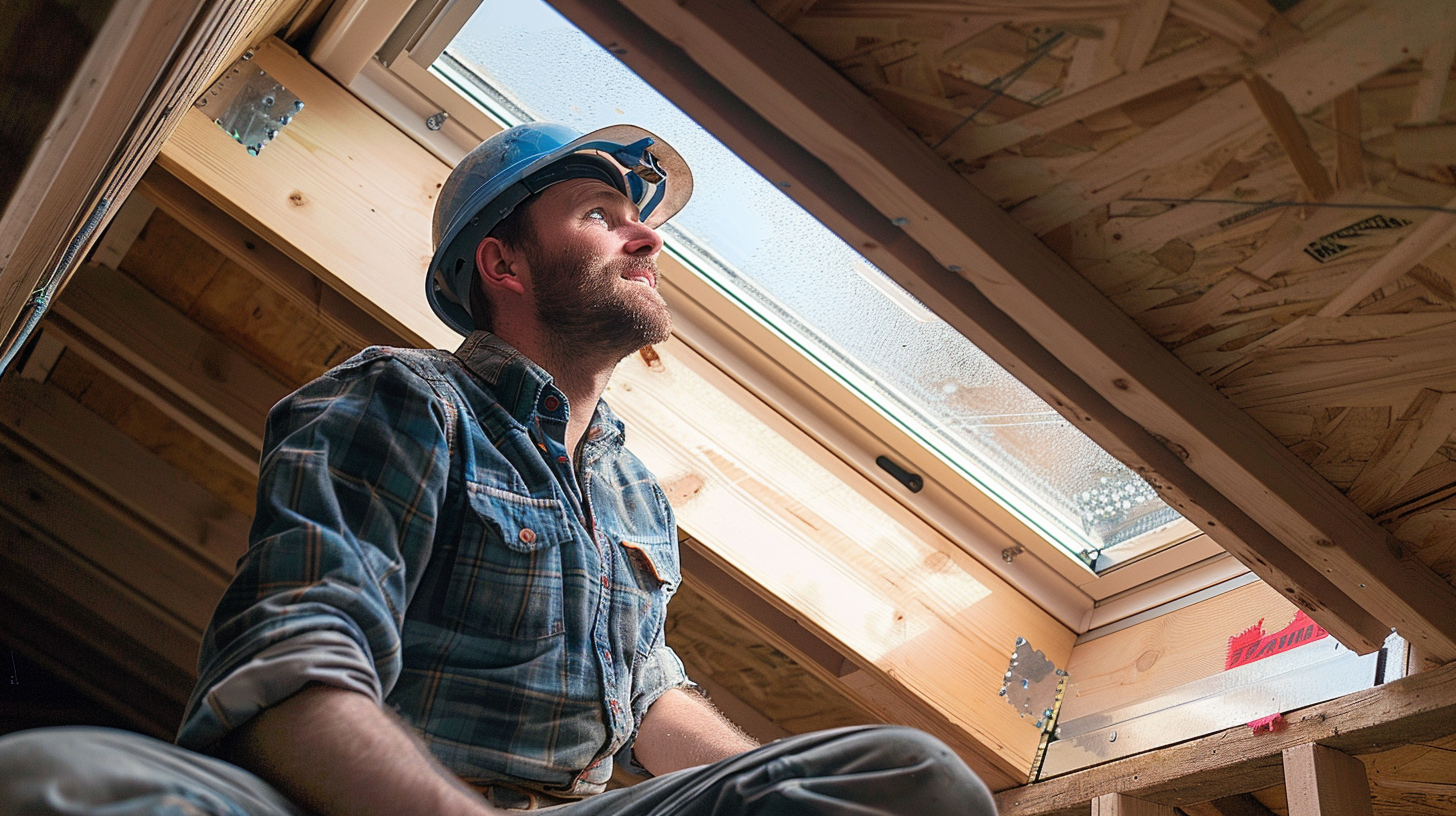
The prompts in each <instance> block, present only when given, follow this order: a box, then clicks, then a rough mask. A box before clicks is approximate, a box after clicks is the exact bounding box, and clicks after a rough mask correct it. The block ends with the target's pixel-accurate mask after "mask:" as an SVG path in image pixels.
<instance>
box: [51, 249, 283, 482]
mask: <svg viewBox="0 0 1456 816" xmlns="http://www.w3.org/2000/svg"><path fill="white" fill-rule="evenodd" d="M55 317H56V318H57V319H56V320H55V321H54V323H55V325H56V327H57V328H58V329H64V328H65V327H67V326H69V327H73V331H74V333H76V334H77V335H78V336H76V337H75V338H74V339H75V340H77V341H78V342H77V344H76V347H77V348H78V350H81V349H83V348H89V349H90V351H91V352H92V358H93V363H94V364H97V365H100V366H102V367H103V368H104V370H107V371H108V373H110V374H112V376H119V377H122V378H124V379H126V380H130V381H131V382H132V385H133V387H134V388H135V389H136V390H137V391H138V393H139V394H141V395H143V396H145V397H146V398H147V399H148V400H149V401H152V402H153V403H154V404H156V405H157V407H158V408H161V409H162V410H163V411H165V412H167V413H168V415H169V416H172V417H173V418H174V419H176V420H177V421H178V422H182V423H185V424H186V425H187V426H188V427H189V428H191V429H192V430H193V431H194V432H196V433H199V434H201V435H203V436H204V438H206V439H208V440H209V442H210V443H212V444H213V445H214V447H216V448H217V449H218V450H219V451H220V452H222V453H224V454H226V455H228V456H229V458H230V459H233V460H234V461H235V462H237V463H238V464H239V465H240V466H242V467H244V468H246V469H248V470H250V471H251V472H254V473H256V472H257V467H258V466H257V460H258V456H259V453H260V452H261V450H262V446H263V425H264V423H265V422H266V420H267V416H268V411H269V409H271V408H272V407H273V405H274V404H275V403H276V402H278V400H280V399H282V398H283V397H285V396H287V395H288V392H289V391H290V390H292V389H290V388H289V387H288V386H286V385H284V384H283V383H281V382H279V381H278V380H276V379H275V378H273V377H272V376H271V375H269V374H267V373H266V372H264V371H262V370H261V369H259V368H258V367H257V366H255V365H253V363H252V362H251V361H249V360H247V359H245V358H244V357H242V356H241V355H240V354H238V353H237V352H235V351H232V350H231V349H228V348H227V347H226V346H223V345H222V344H220V343H219V342H218V341H217V340H216V339H215V338H214V337H213V336H212V335H211V334H210V333H209V332H208V331H207V330H206V329H203V328H202V327H200V326H198V325H197V324H196V323H194V322H192V321H191V320H190V319H188V318H187V317H186V316H185V315H183V314H181V313H179V312H177V311H176V310H175V309H173V308H172V307H171V306H170V305H168V304H167V303H165V302H163V301H162V300H161V299H159V298H158V297H157V296H155V295H153V294H152V293H150V292H148V291H147V290H146V289H144V288H143V287H142V286H141V285H140V284H138V283H136V282H135V281H134V280H132V279H131V278H128V277H127V276H126V275H124V274H122V273H121V272H117V271H115V270H112V269H107V268H106V267H104V266H88V267H86V268H85V269H84V270H83V271H82V272H81V273H79V274H78V275H77V276H76V278H75V280H74V281H72V283H71V285H70V286H69V287H68V288H67V290H66V293H65V296H63V297H62V298H61V299H60V300H59V301H57V303H56V306H55ZM63 333H66V332H63Z"/></svg>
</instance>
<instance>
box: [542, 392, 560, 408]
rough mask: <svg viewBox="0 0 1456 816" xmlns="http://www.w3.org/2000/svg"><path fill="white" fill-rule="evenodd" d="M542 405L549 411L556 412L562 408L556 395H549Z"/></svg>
mask: <svg viewBox="0 0 1456 816" xmlns="http://www.w3.org/2000/svg"><path fill="white" fill-rule="evenodd" d="M541 405H542V407H544V408H545V409H546V410H548V411H555V410H556V409H557V408H560V407H561V400H559V399H557V398H556V395H555V394H547V395H546V399H544V400H541Z"/></svg>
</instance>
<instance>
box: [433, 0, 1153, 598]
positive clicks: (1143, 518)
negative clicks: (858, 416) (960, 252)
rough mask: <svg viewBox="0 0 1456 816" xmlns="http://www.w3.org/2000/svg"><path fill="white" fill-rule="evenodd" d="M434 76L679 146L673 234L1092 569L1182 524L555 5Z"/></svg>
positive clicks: (477, 37) (471, 31)
mask: <svg viewBox="0 0 1456 816" xmlns="http://www.w3.org/2000/svg"><path fill="white" fill-rule="evenodd" d="M523 56H527V57H528V58H523ZM433 70H435V71H436V72H437V73H439V74H440V75H441V76H442V77H444V78H446V79H447V80H449V81H452V82H453V83H454V84H455V85H456V87H458V88H460V89H461V90H462V91H463V92H465V93H466V94H467V95H470V96H472V97H473V98H475V99H476V101H477V102H479V103H481V104H482V105H483V106H485V107H486V108H487V109H489V110H491V111H492V112H493V113H495V114H496V115H498V116H500V117H502V118H504V119H506V120H507V121H524V120H526V119H537V120H550V121H558V122H565V123H568V124H570V125H572V126H574V127H576V128H578V129H580V130H582V131H588V130H592V129H595V128H598V127H602V126H605V125H609V124H615V123H620V122H631V123H634V124H638V125H641V126H643V127H646V128H647V129H648V130H651V131H653V132H655V133H657V134H658V135H660V136H662V137H663V138H665V139H667V140H668V141H669V142H671V143H672V145H673V146H674V147H675V148H677V150H678V151H679V152H680V153H682V155H683V156H684V157H685V158H686V159H687V161H688V163H689V164H690V165H691V166H692V168H693V177H694V182H695V191H694V193H693V198H692V201H691V202H689V203H688V205H687V207H686V208H684V209H683V211H682V212H681V213H680V214H679V215H678V216H677V217H676V218H675V219H674V220H673V222H672V224H671V225H669V227H668V228H667V229H666V232H668V240H669V245H670V247H672V248H673V249H675V250H676V251H677V252H678V253H679V254H680V255H681V256H683V257H684V258H685V259H686V260H687V261H688V262H689V264H688V265H689V266H691V267H693V268H694V269H695V270H696V271H697V272H699V273H700V274H702V275H703V276H704V277H706V278H707V279H708V280H709V281H710V282H711V283H713V284H714V285H715V286H717V287H718V288H719V289H721V290H722V291H724V292H725V294H727V295H728V296H729V297H730V298H732V299H733V300H736V301H738V302H739V303H740V304H742V305H743V306H744V308H746V309H748V310H749V311H750V312H752V313H754V314H755V315H756V316H757V317H758V318H759V319H760V320H762V321H764V322H765V323H767V324H768V325H769V326H770V327H771V328H773V329H774V330H775V331H777V332H778V333H779V335H780V336H782V337H784V338H785V339H786V340H788V341H789V342H790V343H792V344H794V345H796V346H798V347H799V348H800V349H801V350H802V351H803V352H804V353H805V354H806V355H807V356H808V357H809V358H810V359H813V360H815V361H816V362H817V363H818V364H819V365H821V366H823V367H824V368H826V369H827V370H828V371H829V372H830V373H831V374H832V375H834V376H836V377H837V378H839V379H840V381H841V382H844V383H845V384H846V385H847V386H849V387H850V388H851V389H853V390H855V391H856V392H858V393H859V394H860V395H861V396H862V397H863V398H864V399H865V400H866V401H867V402H868V403H870V404H871V405H873V406H874V407H875V408H876V409H878V410H879V411H881V412H882V413H884V414H885V415H886V416H888V417H889V418H890V419H891V420H892V421H894V422H897V423H898V424H899V425H900V426H901V427H903V428H904V429H905V430H906V431H908V432H909V433H910V434H911V435H912V436H914V437H916V438H918V439H920V440H921V441H922V443H923V444H925V445H926V447H927V448H929V449H930V450H932V451H934V452H935V453H936V454H937V455H939V456H940V457H941V458H943V459H944V460H945V461H947V462H949V463H950V464H951V465H952V466H953V467H955V468H957V469H958V470H960V471H961V472H962V473H964V474H965V475H966V476H967V477H968V478H969V479H970V480H971V481H973V482H975V483H976V484H977V485H978V486H979V487H981V488H982V489H983V490H985V491H986V492H987V493H988V494H990V495H991V496H992V497H993V498H994V499H995V500H996V501H998V502H999V503H1001V504H1002V505H1003V506H1005V507H1006V508H1007V509H1008V510H1010V511H1011V512H1012V513H1014V514H1015V515H1017V516H1018V517H1019V518H1021V519H1022V520H1023V521H1025V522H1026V523H1027V524H1028V525H1029V526H1031V527H1032V528H1033V529H1035V530H1037V531H1039V532H1040V533H1042V534H1043V535H1044V536H1045V537H1046V538H1048V539H1049V540H1050V541H1052V542H1053V543H1055V544H1056V545H1058V546H1059V547H1061V548H1062V549H1063V550H1065V551H1067V552H1068V553H1069V554H1071V555H1073V556H1075V557H1078V558H1080V559H1081V560H1082V561H1083V563H1086V564H1089V565H1092V566H1093V567H1094V568H1095V569H1097V570H1099V571H1100V570H1102V569H1106V568H1107V567H1109V566H1111V565H1113V564H1116V563H1117V562H1119V561H1121V560H1123V559H1124V558H1126V557H1130V556H1131V555H1133V554H1134V552H1131V551H1130V550H1135V551H1136V553H1137V554H1140V553H1142V552H1145V551H1146V550H1147V549H1148V547H1147V544H1149V543H1150V542H1149V540H1148V539H1149V538H1150V537H1151V538H1152V539H1153V540H1154V541H1156V538H1157V537H1156V536H1149V535H1148V534H1151V533H1155V532H1156V531H1158V530H1160V529H1163V528H1166V527H1169V526H1170V525H1173V524H1175V523H1176V522H1177V521H1179V519H1180V516H1179V515H1178V513H1177V512H1176V511H1174V510H1173V509H1172V508H1170V507H1168V506H1167V505H1166V504H1164V503H1163V502H1162V501H1161V500H1159V498H1158V497H1157V494H1156V493H1155V492H1154V491H1153V489H1152V488H1151V487H1149V486H1148V485H1147V483H1146V482H1144V481H1143V480H1142V479H1141V478H1139V477H1138V476H1137V474H1135V473H1133V472H1132V471H1130V470H1129V469H1128V468H1126V467H1125V466H1123V465H1122V464H1121V463H1120V462H1118V461H1117V460H1116V459H1114V458H1113V457H1112V456H1110V455H1109V454H1108V453H1107V452H1105V451H1103V450H1102V449H1101V448H1099V447H1098V446H1097V445H1096V444H1095V443H1094V442H1092V440H1091V439H1089V438H1087V437H1086V436H1085V435H1084V434H1083V433H1082V432H1081V431H1078V430H1077V429H1076V428H1075V427H1073V426H1072V425H1071V423H1069V422H1068V421H1067V420H1065V419H1064V418H1062V416H1061V415H1059V414H1058V413H1057V412H1056V411H1055V410H1053V409H1052V408H1051V407H1050V406H1048V405H1047V404H1046V403H1045V402H1043V401H1042V400H1041V399H1040V398H1038V397H1037V396H1036V395H1035V394H1033V393H1032V392H1031V391H1030V390H1029V389H1027V388H1026V387H1025V386H1024V385H1022V384H1021V383H1020V382H1019V381H1017V380H1016V379H1015V378H1014V377H1012V376H1011V375H1010V374H1008V373H1007V372H1006V371H1005V370H1004V369H1002V368H1001V367H1000V366H999V365H997V364H996V363H995V362H993V361H992V360H991V359H990V358H989V357H987V356H986V355H985V354H983V353H982V352H981V351H980V349H978V348H976V347H975V346H974V345H972V344H971V342H970V341H969V340H967V339H966V338H965V337H963V336H961V335H960V334H959V333H957V332H956V331H955V330H954V329H952V328H951V327H950V326H949V325H947V324H946V323H945V322H944V321H942V320H940V319H939V318H937V317H936V316H935V315H934V314H933V313H932V312H930V311H929V310H928V309H926V308H925V307H924V306H923V305H921V304H920V303H919V302H917V301H916V300H915V299H914V298H913V297H912V296H911V295H910V294H908V293H906V292H905V291H904V290H902V289H900V288H899V287H898V286H897V285H896V284H895V283H894V282H892V281H891V280H890V279H889V278H888V277H886V276H885V275H884V274H883V273H882V272H880V271H879V270H878V269H875V268H874V267H873V266H872V265H871V264H870V263H869V262H868V261H866V260H865V259H864V258H862V257H861V256H860V255H859V254H858V253H856V252H855V251H854V250H853V249H851V248H850V247H849V246H848V245H847V244H845V243H844V242H843V241H842V240H840V238H839V237H838V236H836V235H835V234H834V233H832V232H830V231H829V230H828V229H827V228H825V227H824V226H823V225H822V224H820V223H819V222H818V221H817V220H815V218H814V217H813V216H811V215H810V214H809V213H807V212H805V211H804V210H803V209H801V208H800V207H799V206H798V205H797V204H795V203H794V202H793V201H792V200H790V199H789V198H788V197H787V196H786V195H784V194H783V193H782V192H781V191H780V190H778V189H776V188H775V187H774V186H773V185H772V184H770V183H769V182H768V181H766V180H765V179H763V177H761V176H759V175H758V173H757V172H755V171H754V170H753V169H752V168H750V167H749V166H748V165H747V164H745V163H744V162H743V161H742V160H741V159H739V158H738V157H737V156H736V155H734V154H733V153H732V151H730V150H728V148H726V147H724V146H723V145H722V144H721V143H720V142H718V141H717V140H716V139H714V138H713V137H712V136H711V135H709V134H708V133H707V131H705V130H703V129H702V128H701V127H699V126H698V125H697V124H696V123H694V122H693V121H692V120H691V119H690V118H688V117H687V116H686V115H685V114H683V113H682V112H681V111H679V110H678V109H677V108H676V107H675V106H674V105H673V104H672V103H670V102H668V101H667V100H666V99H664V98H663V97H662V96H661V95H660V94H658V93H657V92H656V91H655V90H653V89H652V88H651V86H649V85H647V84H646V83H645V82H643V81H642V80H641V79H640V78H639V77H638V76H637V75H636V74H634V73H632V72H631V71H630V70H629V69H627V68H626V67H625V66H624V65H622V64H621V63H620V62H619V61H618V60H617V59H616V58H615V57H613V56H612V55H611V54H609V53H607V52H606V51H605V50H603V49H602V48H600V47H599V46H598V45H597V44H596V43H594V42H593V41H592V40H591V39H589V38H588V37H586V35H584V34H582V33H581V32H580V31H578V30H577V29H576V28H575V27H574V26H572V25H571V23H570V22H568V21H567V20H565V19H564V18H562V17H560V16H559V15H558V14H557V13H556V12H555V11H553V10H552V9H550V8H549V7H548V6H546V5H545V4H544V3H541V2H539V0H530V2H517V1H515V0H512V1H510V2H506V1H505V0H486V2H485V3H484V4H483V5H482V6H481V7H480V9H479V10H478V11H477V12H476V13H475V15H474V16H473V17H472V18H471V20H470V22H469V23H467V24H466V25H465V27H464V28H463V29H462V30H461V32H460V34H459V35H458V36H457V37H456V38H455V39H454V41H452V42H451V43H450V45H449V46H448V47H447V48H446V49H445V52H444V53H443V54H442V55H441V57H440V59H439V60H437V61H436V62H435V64H434V66H433ZM1140 537H1141V539H1140V540H1139V542H1138V546H1136V547H1128V546H1123V547H1122V549H1121V550H1119V549H1118V547H1119V545H1126V544H1127V543H1128V542H1131V541H1133V540H1134V539H1139V538H1140Z"/></svg>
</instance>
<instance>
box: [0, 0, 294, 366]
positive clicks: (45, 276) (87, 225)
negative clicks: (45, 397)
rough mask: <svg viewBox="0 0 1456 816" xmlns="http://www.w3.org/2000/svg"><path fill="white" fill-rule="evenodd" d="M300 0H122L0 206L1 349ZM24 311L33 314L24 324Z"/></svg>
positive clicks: (0, 350)
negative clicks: (165, 146) (183, 128)
mask: <svg viewBox="0 0 1456 816" xmlns="http://www.w3.org/2000/svg"><path fill="white" fill-rule="evenodd" d="M300 2H301V0H208V2H204V3H199V2H197V0H117V2H116V3H115V5H114V6H113V7H112V10H111V13H110V14H109V15H108V16H107V18H106V22H105V24H104V25H103V27H102V30H101V31H100V32H99V33H98V35H97V37H96V39H95V41H94V44H93V45H92V47H91V49H90V50H89V51H88V52H87V54H86V57H85V60H84V61H83V62H82V64H81V66H80V68H79V70H78V71H77V72H76V76H75V77H74V79H73V80H72V82H71V85H70V88H69V90H68V91H67V93H66V96H65V97H64V99H63V100H62V102H61V104H60V106H59V107H58V108H57V112H56V114H55V116H54V117H53V118H52V120H51V124H50V127H49V128H48V129H47V131H46V133H45V135H44V136H43V137H42V139H41V142H40V145H39V148H38V149H37V150H36V152H35V154H34V155H33V156H32V158H31V160H30V163H29V165H28V166H27V168H26V171H25V174H24V175H23V176H22V178H21V180H20V183H19V184H18V185H17V187H16V190H15V192H14V194H13V195H12V196H11V198H10V201H9V203H8V204H7V205H6V208H5V211H4V213H3V214H0V329H3V332H0V336H3V337H5V338H6V343H4V344H0V354H3V353H4V350H5V347H6V345H8V344H9V343H13V342H14V341H15V340H17V339H18V338H19V337H20V334H21V330H22V328H23V326H24V325H25V324H29V323H30V322H32V321H33V320H34V319H36V318H37V317H38V316H39V314H40V313H43V312H44V310H45V308H46V306H47V305H48V303H47V301H46V298H45V297H39V298H37V297H36V296H35V294H34V293H36V292H38V291H39V292H45V291H47V290H48V289H49V288H50V287H52V286H53V285H55V286H58V285H59V284H60V282H61V281H62V280H64V278H65V276H66V275H68V274H69V273H70V271H71V270H72V269H74V268H75V266H76V264H78V263H79V262H80V261H81V259H82V258H83V257H85V254H86V250H87V249H88V248H89V247H90V246H91V244H92V243H93V242H94V241H95V240H96V238H98V237H99V236H100V231H101V229H103V228H104V227H105V225H106V222H107V220H108V219H109V218H110V217H111V215H112V214H113V213H114V209H115V208H116V207H117V206H118V205H119V204H120V203H121V201H122V200H124V199H125V198H126V196H127V194H128V193H129V192H131V189H132V187H133V185H135V183H136V180H137V179H138V178H139V177H140V176H141V172H142V170H143V169H145V167H146V166H147V165H148V164H150V163H151V161H152V158H153V157H154V156H155V155H156V153H157V150H158V149H159V148H160V146H161V143H162V141H163V140H164V139H165V138H166V137H167V135H168V134H169V133H171V131H172V129H173V128H174V127H176V125H177V123H178V122H180V121H181V120H182V118H183V114H184V113H185V112H186V111H188V110H189V109H191V107H192V101H193V100H194V99H196V98H197V97H198V96H199V95H200V94H201V93H202V91H203V90H204V89H205V88H206V87H207V84H208V82H210V81H211V78H212V77H213V76H215V75H217V74H218V73H220V72H221V71H222V69H223V68H224V67H225V66H226V65H228V64H230V63H231V62H232V61H233V60H235V59H236V58H237V57H238V56H239V55H240V54H241V53H242V52H243V50H244V49H245V48H247V46H248V44H249V43H251V42H252V41H253V38H255V37H257V36H259V34H260V33H261V32H264V31H267V30H270V29H269V28H268V27H269V26H270V25H272V26H276V25H279V24H282V23H283V22H286V21H287V19H288V18H289V17H291V16H292V13H293V9H294V8H296V6H297V5H298V4H299V3H300ZM17 321H24V322H23V323H20V322H17Z"/></svg>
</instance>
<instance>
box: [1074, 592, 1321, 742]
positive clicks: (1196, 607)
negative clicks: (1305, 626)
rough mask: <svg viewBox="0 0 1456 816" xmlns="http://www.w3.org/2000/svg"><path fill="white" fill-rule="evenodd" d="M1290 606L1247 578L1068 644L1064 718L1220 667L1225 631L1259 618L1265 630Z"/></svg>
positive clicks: (1281, 622) (1279, 624)
mask: <svg viewBox="0 0 1456 816" xmlns="http://www.w3.org/2000/svg"><path fill="white" fill-rule="evenodd" d="M1295 612H1296V608H1295V606H1294V605H1293V604H1291V603H1289V602H1288V601H1286V600H1284V599H1283V598H1282V597H1280V594H1279V593H1278V592H1277V591H1275V590H1273V589H1271V588H1269V587H1268V586H1267V585H1265V584H1263V583H1253V584H1249V585H1248V586H1244V587H1239V588H1238V589H1235V590H1233V591H1231V592H1225V593H1223V594H1221V595H1218V596H1216V597H1213V598H1209V599H1208V600H1206V601H1202V602H1200V603H1196V604H1193V605H1191V606H1185V607H1183V608H1182V609H1179V610H1176V611H1174V612H1170V613H1168V614H1166V615H1160V616H1158V617H1156V618H1153V619H1152V620H1148V621H1144V622H1142V623H1139V624H1137V625H1136V626H1130V627H1128V628H1126V629H1123V630H1121V631H1117V632H1113V633H1111V634H1108V635H1104V636H1102V637H1100V638H1097V639H1096V640H1090V641H1087V642H1086V643H1082V644H1079V645H1077V646H1075V647H1073V649H1072V659H1071V661H1070V662H1068V664H1067V666H1066V669H1067V673H1068V675H1069V676H1070V678H1071V679H1070V681H1069V682H1068V685H1067V693H1066V697H1065V698H1064V699H1063V700H1062V711H1061V715H1060V718H1061V720H1062V721H1064V722H1065V721H1067V720H1074V719H1077V718H1079V717H1084V716H1087V715H1089V714H1095V713H1097V712H1099V711H1104V710H1107V709H1110V708H1116V707H1118V706H1121V705H1125V704H1126V703H1128V702H1129V701H1132V700H1143V699H1147V698H1149V697H1153V696H1156V695H1158V694H1162V693H1163V692H1166V691H1169V690H1171V689H1173V688H1176V687H1177V686H1179V685H1182V684H1183V683H1187V682H1190V681H1193V680H1198V679H1201V678H1204V677H1208V676H1211V675H1214V674H1218V673H1219V672H1221V671H1223V670H1224V664H1225V659H1226V658H1227V656H1228V642H1229V638H1231V637H1234V636H1235V635H1238V634H1239V633H1240V632H1243V631H1244V630H1245V629H1248V628H1249V627H1251V626H1256V625H1258V624H1259V623H1260V622H1263V623H1264V625H1265V629H1266V630H1267V631H1270V632H1275V631H1278V630H1279V629H1282V628H1283V627H1284V626H1285V625H1286V624H1287V623H1289V621H1290V620H1292V619H1293V618H1294V615H1295Z"/></svg>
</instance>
